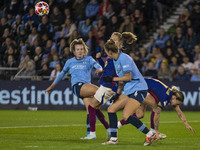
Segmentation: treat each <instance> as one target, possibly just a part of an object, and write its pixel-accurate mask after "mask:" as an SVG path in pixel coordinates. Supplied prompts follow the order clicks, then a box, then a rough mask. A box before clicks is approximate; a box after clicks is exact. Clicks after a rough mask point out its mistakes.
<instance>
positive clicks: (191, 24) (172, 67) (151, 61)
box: [0, 0, 200, 81]
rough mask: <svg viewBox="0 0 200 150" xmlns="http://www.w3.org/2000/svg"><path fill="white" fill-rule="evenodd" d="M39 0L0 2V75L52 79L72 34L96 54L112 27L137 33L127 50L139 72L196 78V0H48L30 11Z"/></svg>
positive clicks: (199, 58)
mask: <svg viewBox="0 0 200 150" xmlns="http://www.w3.org/2000/svg"><path fill="white" fill-rule="evenodd" d="M45 1H46V0H45ZM37 2H38V0H23V1H20V0H2V1H1V2H0V6H1V7H0V79H1V80H13V79H15V80H20V79H23V80H25V79H26V80H27V79H29V80H48V79H49V80H53V79H54V78H55V76H56V75H57V74H58V72H59V71H60V66H61V68H62V67H63V65H64V63H65V61H66V60H67V59H69V58H71V57H72V56H73V54H71V53H70V52H69V44H70V42H71V41H72V40H73V39H75V38H79V37H82V38H83V39H84V41H85V42H86V44H87V46H88V48H89V54H88V55H91V56H92V57H94V58H95V57H96V52H97V51H98V52H99V51H101V53H102V54H103V53H104V52H103V48H102V45H103V43H105V41H106V40H107V39H109V37H110V35H111V34H112V32H125V31H128V32H132V33H134V34H136V35H137V37H138V41H137V42H136V43H134V44H133V45H127V44H126V43H125V44H126V47H127V48H126V50H125V51H126V53H128V54H129V55H130V56H131V57H132V58H133V60H134V61H135V62H136V64H137V65H138V68H139V69H140V71H141V72H142V74H143V75H145V76H151V77H155V78H159V79H160V80H163V81H166V80H167V81H173V80H175V81H177V80H181V81H182V80H184V81H189V80H190V78H191V77H193V78H194V76H195V77H197V78H199V77H200V74H199V71H198V70H199V68H200V45H199V44H200V30H199V29H200V2H199V0H177V1H173V0H49V1H46V2H47V3H48V4H49V7H50V14H49V15H48V16H43V17H38V16H37V15H36V14H35V13H34V5H35V3H37ZM57 64H59V65H57ZM181 66H183V67H181ZM188 68H190V69H188ZM183 76H184V77H183ZM94 77H96V76H94ZM193 78H192V81H196V80H194V79H193ZM66 79H68V77H67V78H66Z"/></svg>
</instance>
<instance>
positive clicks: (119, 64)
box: [102, 34, 155, 146]
mask: <svg viewBox="0 0 200 150" xmlns="http://www.w3.org/2000/svg"><path fill="white" fill-rule="evenodd" d="M122 35H123V34H122ZM127 36H128V37H130V36H131V35H127ZM133 40H134V41H135V40H136V38H133V39H132V41H133ZM127 42H129V41H127ZM105 51H106V53H107V55H108V56H109V57H110V58H112V59H113V62H114V66H115V71H116V73H117V75H118V77H111V76H107V77H104V78H103V79H104V81H105V82H113V81H123V82H124V84H125V85H124V94H122V95H121V96H120V97H119V99H118V100H117V101H116V102H115V103H113V104H112V105H110V106H109V108H108V116H109V121H110V132H111V138H110V140H109V141H107V142H105V143H102V144H105V145H107V144H118V139H117V115H116V112H117V111H118V110H120V109H122V108H124V110H123V119H124V120H126V121H127V122H128V123H131V124H132V125H134V126H135V127H136V128H137V129H139V130H140V131H141V132H143V133H144V134H146V136H147V137H146V141H145V143H144V146H147V145H150V144H151V143H152V142H153V140H154V138H155V134H153V133H152V132H151V131H149V129H148V128H147V127H146V126H145V125H144V124H143V123H142V122H141V121H140V120H139V119H138V118H136V117H134V116H132V114H133V112H135V111H136V110H137V109H138V108H139V106H140V104H141V103H142V102H143V101H144V99H145V97H146V95H147V84H146V82H145V80H144V78H143V76H142V75H141V73H140V72H139V70H138V68H137V66H136V65H135V63H134V62H133V60H132V58H131V57H130V56H128V55H127V54H124V53H123V52H119V48H118V47H117V45H116V44H115V42H114V40H112V39H110V40H108V41H107V42H106V44H105ZM127 101H128V102H127ZM126 102H127V103H126Z"/></svg>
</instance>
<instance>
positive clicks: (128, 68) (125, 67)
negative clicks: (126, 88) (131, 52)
mask: <svg viewBox="0 0 200 150" xmlns="http://www.w3.org/2000/svg"><path fill="white" fill-rule="evenodd" d="M127 60H129V58H126V57H121V60H120V63H121V66H122V71H123V72H124V73H129V72H131V71H132V66H131V62H130V61H127Z"/></svg>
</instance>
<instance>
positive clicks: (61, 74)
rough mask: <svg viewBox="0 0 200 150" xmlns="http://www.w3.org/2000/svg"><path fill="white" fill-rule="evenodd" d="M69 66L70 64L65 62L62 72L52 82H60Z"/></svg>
mask: <svg viewBox="0 0 200 150" xmlns="http://www.w3.org/2000/svg"><path fill="white" fill-rule="evenodd" d="M69 64H70V62H69V61H66V63H65V66H64V68H63V70H62V71H61V72H60V73H59V75H58V76H57V77H56V79H55V80H54V82H53V83H55V84H58V83H59V82H60V80H62V78H63V77H64V76H65V74H66V73H67V72H68V71H69Z"/></svg>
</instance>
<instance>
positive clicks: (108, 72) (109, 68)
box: [83, 32, 122, 139]
mask: <svg viewBox="0 0 200 150" xmlns="http://www.w3.org/2000/svg"><path fill="white" fill-rule="evenodd" d="M111 39H113V40H114V41H115V44H116V45H117V47H118V48H119V49H121V48H122V35H121V34H120V33H118V32H114V33H113V34H112V35H111ZM100 55H101V54H98V53H97V56H96V57H97V59H98V60H99V63H100V65H101V66H102V67H103V72H102V75H101V77H100V80H99V81H100V82H99V83H100V88H99V89H98V90H97V91H96V93H95V95H94V100H93V101H92V103H91V104H90V105H89V106H88V111H89V119H90V121H89V123H90V132H87V133H86V137H84V138H83V139H96V133H95V124H96V116H95V113H94V112H95V110H96V109H97V108H99V107H100V106H101V105H102V104H105V103H106V102H107V101H108V99H109V98H110V97H111V96H112V94H113V93H114V92H116V91H117V88H118V82H105V81H104V80H103V77H105V76H113V77H114V76H116V72H115V67H114V64H113V60H112V59H111V58H109V57H106V61H105V63H104V61H103V60H102V59H101V56H100ZM99 119H101V120H102V121H103V120H105V118H99ZM106 129H107V138H108V139H110V132H109V125H108V124H107V128H106Z"/></svg>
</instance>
